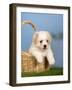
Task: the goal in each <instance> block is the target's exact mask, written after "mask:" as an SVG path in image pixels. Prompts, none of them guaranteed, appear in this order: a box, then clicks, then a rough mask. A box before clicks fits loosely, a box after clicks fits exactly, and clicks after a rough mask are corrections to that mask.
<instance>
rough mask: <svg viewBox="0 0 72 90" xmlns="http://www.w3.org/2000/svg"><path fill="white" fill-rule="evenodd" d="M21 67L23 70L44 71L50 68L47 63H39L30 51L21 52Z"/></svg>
mask: <svg viewBox="0 0 72 90" xmlns="http://www.w3.org/2000/svg"><path fill="white" fill-rule="evenodd" d="M21 60H22V61H21V69H22V72H42V71H45V70H48V69H49V66H48V67H47V68H46V66H45V65H46V63H45V62H43V63H41V64H40V63H38V62H37V60H36V59H35V58H34V57H33V56H32V55H31V54H29V53H27V52H22V53H21Z"/></svg>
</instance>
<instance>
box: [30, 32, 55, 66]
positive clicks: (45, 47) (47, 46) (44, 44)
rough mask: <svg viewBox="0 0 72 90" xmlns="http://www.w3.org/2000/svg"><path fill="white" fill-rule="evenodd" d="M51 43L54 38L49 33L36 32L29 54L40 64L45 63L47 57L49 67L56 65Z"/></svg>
mask: <svg viewBox="0 0 72 90" xmlns="http://www.w3.org/2000/svg"><path fill="white" fill-rule="evenodd" d="M51 41H52V37H51V35H50V33H49V32H47V31H38V32H35V33H34V35H33V40H32V45H31V47H30V49H29V53H31V54H32V55H33V56H34V57H35V58H36V60H37V61H38V62H39V63H42V62H43V61H44V57H46V58H47V60H48V62H49V65H54V63H55V59H54V56H53V52H52V50H51Z"/></svg>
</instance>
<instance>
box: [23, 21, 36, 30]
mask: <svg viewBox="0 0 72 90" xmlns="http://www.w3.org/2000/svg"><path fill="white" fill-rule="evenodd" d="M22 24H30V25H31V26H32V28H33V29H34V30H36V25H35V24H33V22H32V21H31V20H24V21H22Z"/></svg>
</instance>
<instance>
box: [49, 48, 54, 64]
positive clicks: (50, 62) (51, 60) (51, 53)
mask: <svg viewBox="0 0 72 90" xmlns="http://www.w3.org/2000/svg"><path fill="white" fill-rule="evenodd" d="M47 60H48V62H49V64H50V65H54V64H55V59H54V56H53V52H52V50H51V47H49V49H48V53H47Z"/></svg>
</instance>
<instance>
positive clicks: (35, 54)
mask: <svg viewBox="0 0 72 90" xmlns="http://www.w3.org/2000/svg"><path fill="white" fill-rule="evenodd" d="M30 53H31V54H32V55H33V56H34V57H35V58H36V60H37V61H38V62H39V63H42V62H43V57H42V55H41V53H39V52H38V51H34V50H32V51H30Z"/></svg>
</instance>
